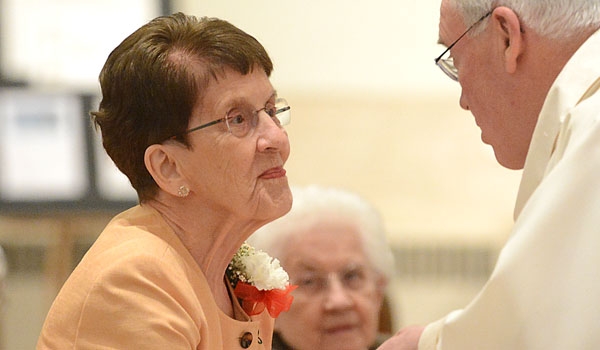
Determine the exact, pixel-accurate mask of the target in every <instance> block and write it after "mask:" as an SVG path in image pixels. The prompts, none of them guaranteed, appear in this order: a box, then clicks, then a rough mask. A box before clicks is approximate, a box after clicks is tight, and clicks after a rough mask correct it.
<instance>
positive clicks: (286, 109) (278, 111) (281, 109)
mask: <svg viewBox="0 0 600 350" xmlns="http://www.w3.org/2000/svg"><path fill="white" fill-rule="evenodd" d="M282 100H283V101H285V99H283V98H277V100H275V104H277V101H282ZM266 108H267V107H266V106H265V107H263V108H261V109H259V110H256V111H254V113H257V114H258V113H260V112H261V111H264V110H265V109H266ZM291 108H292V107H290V106H289V105H287V101H286V106H284V107H282V108H278V109H277V110H275V115H277V114H280V113H283V112H287V111H289V110H290V109H291ZM226 120H227V117H223V118H219V119H215V120H213V121H210V122H208V123H206V124H202V125H199V126H195V127H193V128H191V129H187V130H186V131H184V132H182V133H181V134H179V135H175V136H172V137H171V138H173V139H175V138H178V137H181V136H183V135H187V134H189V133H191V132H194V131H197V130H201V129H204V128H207V127H209V126H212V125H215V124H219V123H222V122H224V121H226ZM287 124H288V123H281V125H282V126H283V125H287ZM228 131H229V127H228ZM229 132H231V131H229Z"/></svg>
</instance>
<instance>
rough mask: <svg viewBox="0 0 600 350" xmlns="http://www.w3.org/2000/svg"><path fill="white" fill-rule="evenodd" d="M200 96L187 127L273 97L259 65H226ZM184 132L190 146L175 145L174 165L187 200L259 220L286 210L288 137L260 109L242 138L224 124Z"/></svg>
mask: <svg viewBox="0 0 600 350" xmlns="http://www.w3.org/2000/svg"><path fill="white" fill-rule="evenodd" d="M203 94H204V98H203V99H202V101H200V102H199V103H198V104H197V106H196V107H195V108H194V111H193V114H192V117H191V118H190V122H189V125H188V127H189V128H193V127H196V126H198V125H202V124H205V123H208V122H210V121H213V120H216V119H220V118H223V117H224V116H225V115H227V114H228V113H232V111H235V110H252V111H259V110H261V109H262V108H264V107H265V105H267V104H268V103H274V100H275V98H276V94H275V90H274V89H273V86H272V85H271V83H270V81H269V78H268V77H267V75H266V74H265V72H264V71H263V70H262V69H259V68H256V69H254V70H253V71H252V72H251V73H249V74H247V75H241V74H239V73H237V72H235V71H233V70H230V69H226V70H225V73H224V75H223V76H220V77H219V79H218V80H214V79H213V80H212V81H211V83H210V84H209V85H208V87H207V89H205V90H204V91H203ZM187 136H188V138H189V141H190V143H191V148H190V149H188V148H185V147H183V146H181V147H180V148H179V149H178V152H177V153H178V160H179V162H178V163H179V164H178V166H179V169H180V171H181V172H182V173H183V175H184V176H185V178H186V179H187V183H188V184H189V188H190V190H191V194H190V200H195V201H197V203H196V204H197V205H198V206H199V208H206V209H207V210H209V211H211V212H214V213H216V214H217V215H218V216H219V217H235V218H236V219H241V220H242V221H245V220H247V221H250V222H254V221H255V222H258V223H259V224H263V223H265V222H268V221H271V220H273V219H275V218H278V217H279V216H281V215H283V214H285V213H286V212H287V211H288V210H289V209H290V207H291V203H292V195H291V192H290V189H289V186H288V180H287V176H286V174H285V170H284V164H285V162H286V161H287V159H288V156H289V154H290V144H289V141H288V136H287V133H286V131H285V130H284V129H283V127H281V126H278V125H277V124H276V123H275V122H274V121H273V120H272V119H271V117H270V116H269V115H268V114H267V113H266V112H265V111H264V110H263V111H260V112H258V123H257V124H256V127H255V128H254V129H253V130H252V131H250V132H249V134H248V135H246V136H244V137H241V138H240V137H236V136H234V135H232V134H231V133H229V132H228V128H227V124H226V123H217V124H215V125H212V126H210V127H207V128H204V129H201V130H197V131H194V132H191V133H189V134H188V135H187ZM192 197H193V198H192Z"/></svg>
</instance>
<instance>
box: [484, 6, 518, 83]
mask: <svg viewBox="0 0 600 350" xmlns="http://www.w3.org/2000/svg"><path fill="white" fill-rule="evenodd" d="M490 24H491V25H493V26H494V30H495V33H496V35H497V36H498V39H499V44H500V47H501V50H502V54H503V56H504V57H503V60H504V67H505V69H506V72H507V73H510V74H512V73H514V72H516V71H517V66H518V64H519V57H520V56H521V55H522V54H523V51H524V50H525V37H524V31H523V28H522V26H521V21H519V17H518V16H517V14H516V13H515V12H514V11H513V10H511V9H510V8H508V7H504V6H500V7H497V8H496V9H495V10H494V12H493V13H492V19H491V23H490Z"/></svg>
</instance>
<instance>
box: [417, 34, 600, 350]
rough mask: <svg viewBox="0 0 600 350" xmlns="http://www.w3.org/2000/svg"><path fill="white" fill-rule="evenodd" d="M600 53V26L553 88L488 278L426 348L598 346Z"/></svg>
mask: <svg viewBox="0 0 600 350" xmlns="http://www.w3.org/2000/svg"><path fill="white" fill-rule="evenodd" d="M599 60H600V31H598V32H596V33H595V34H593V35H592V36H591V37H590V38H589V39H588V40H587V41H586V42H585V43H584V44H583V45H582V46H581V47H580V48H579V50H578V51H577V52H576V53H575V54H574V55H573V57H571V59H570V60H569V62H568V63H567V64H566V66H565V67H564V68H563V70H562V72H561V73H560V74H559V76H558V77H557V79H556V81H555V82H554V84H553V85H552V87H551V88H550V90H549V92H548V95H547V97H546V100H545V102H544V106H543V108H542V111H541V113H540V116H539V118H538V122H537V125H536V128H535V131H534V133H533V139H532V142H531V145H530V148H529V152H528V155H527V159H526V162H525V167H524V169H523V176H522V180H521V186H520V188H519V194H518V198H517V203H516V207H515V225H514V228H513V230H512V233H511V236H510V238H509V240H508V241H507V243H506V245H505V246H504V248H503V249H502V251H501V253H500V256H499V258H498V262H497V264H496V267H495V269H494V271H493V273H492V275H491V277H490V279H489V280H488V282H487V283H486V284H485V286H484V287H483V289H482V290H481V291H480V293H479V294H478V295H477V296H476V297H475V299H474V300H473V301H472V302H471V303H470V304H469V305H467V306H466V307H465V308H464V309H463V310H458V311H455V312H452V313H451V314H449V315H448V316H446V317H444V318H443V319H441V320H439V321H437V322H434V323H432V324H429V325H428V326H427V327H426V328H425V331H424V332H423V334H422V336H421V338H420V341H419V350H433V349H440V350H455V349H460V350H470V349H473V350H482V349H485V350H538V349H539V350H542V349H543V350H548V349H560V350H566V349H600V272H599V271H600V253H599V251H600V91H598V90H600V64H599V63H598V62H599ZM540 64H543V60H541V61H540Z"/></svg>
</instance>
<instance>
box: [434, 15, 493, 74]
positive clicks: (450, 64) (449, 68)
mask: <svg viewBox="0 0 600 350" xmlns="http://www.w3.org/2000/svg"><path fill="white" fill-rule="evenodd" d="M492 12H493V10H492V11H490V12H488V13H486V14H485V15H483V16H482V17H481V18H480V19H478V20H477V21H476V22H475V23H473V24H471V26H470V27H469V28H467V30H466V31H465V32H464V33H462V34H461V36H459V37H458V39H456V40H455V41H454V42H453V43H452V44H450V46H448V47H447V48H446V50H444V52H442V54H441V55H439V56H438V57H437V58H436V59H435V64H436V65H437V66H438V67H440V69H441V70H442V72H444V73H446V75H447V76H449V77H450V79H452V80H454V81H458V69H456V67H455V66H454V59H453V58H452V56H449V57H447V58H442V57H444V55H446V54H447V53H449V52H450V49H452V48H453V47H454V45H456V44H457V43H458V42H459V41H460V39H462V38H463V36H465V35H467V33H468V32H469V31H470V30H471V29H473V28H474V27H475V26H476V25H478V24H479V23H481V22H482V21H483V20H484V19H486V18H487V17H488V16H489V15H491V14H492Z"/></svg>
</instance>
